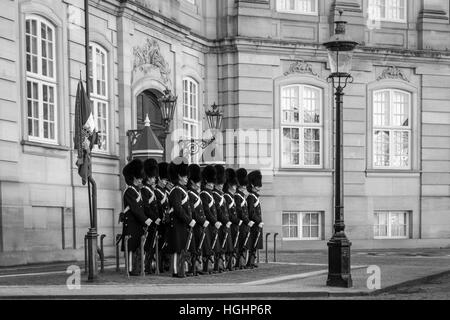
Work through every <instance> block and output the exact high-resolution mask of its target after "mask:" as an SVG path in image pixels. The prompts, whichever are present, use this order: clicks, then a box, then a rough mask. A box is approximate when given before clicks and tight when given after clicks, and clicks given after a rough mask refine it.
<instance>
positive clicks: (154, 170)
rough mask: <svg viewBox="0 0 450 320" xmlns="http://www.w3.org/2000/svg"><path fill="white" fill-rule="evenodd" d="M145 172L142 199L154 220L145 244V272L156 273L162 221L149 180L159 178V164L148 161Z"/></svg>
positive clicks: (147, 213) (154, 161) (146, 210)
mask: <svg viewBox="0 0 450 320" xmlns="http://www.w3.org/2000/svg"><path fill="white" fill-rule="evenodd" d="M144 171H145V175H146V176H147V178H146V181H145V183H144V186H143V187H142V189H141V194H142V198H143V201H144V211H145V215H146V216H147V218H150V219H151V220H152V224H151V225H150V227H149V228H148V235H147V239H146V242H145V248H144V249H145V253H146V254H145V272H147V273H150V272H154V270H155V268H156V266H155V265H154V263H156V257H155V253H156V245H157V243H158V242H157V239H156V237H157V236H158V225H159V224H160V221H161V219H160V218H159V210H158V199H157V198H156V194H155V189H154V186H151V185H149V184H148V183H149V181H148V179H149V178H151V177H154V178H156V177H158V163H157V162H156V160H154V159H147V160H145V162H144Z"/></svg>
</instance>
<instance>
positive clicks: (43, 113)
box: [25, 16, 57, 144]
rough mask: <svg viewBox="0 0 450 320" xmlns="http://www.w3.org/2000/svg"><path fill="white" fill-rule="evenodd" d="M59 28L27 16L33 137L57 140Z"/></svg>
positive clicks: (29, 124)
mask: <svg viewBox="0 0 450 320" xmlns="http://www.w3.org/2000/svg"><path fill="white" fill-rule="evenodd" d="M55 37H56V34H55V28H54V27H53V26H52V25H51V24H50V23H49V22H48V21H47V20H45V19H43V18H41V17H38V16H28V17H27V18H26V19H25V48H26V50H25V51H26V93H27V129H28V137H29V139H30V140H34V141H39V142H45V143H54V144H56V143H57V120H56V119H57V96H56V87H57V82H56V63H55V62H56V61H55Z"/></svg>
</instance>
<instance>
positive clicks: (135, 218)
mask: <svg viewBox="0 0 450 320" xmlns="http://www.w3.org/2000/svg"><path fill="white" fill-rule="evenodd" d="M123 205H124V208H125V209H124V212H125V216H124V221H123V231H122V235H123V237H124V238H123V239H124V241H125V236H127V235H129V236H131V238H130V239H129V241H128V250H129V251H136V249H138V248H139V247H140V244H141V236H142V235H143V234H144V228H145V227H146V224H145V221H146V220H147V216H146V215H145V212H144V201H143V199H142V195H141V192H140V191H139V190H138V189H137V187H135V186H128V187H127V188H126V189H125V192H124V194H123ZM124 241H122V251H124V250H125V245H124Z"/></svg>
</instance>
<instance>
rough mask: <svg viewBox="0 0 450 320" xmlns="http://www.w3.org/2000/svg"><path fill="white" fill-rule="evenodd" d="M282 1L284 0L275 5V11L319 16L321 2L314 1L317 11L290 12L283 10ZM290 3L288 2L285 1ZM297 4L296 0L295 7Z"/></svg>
mask: <svg viewBox="0 0 450 320" xmlns="http://www.w3.org/2000/svg"><path fill="white" fill-rule="evenodd" d="M281 1H283V0H276V3H275V10H276V11H277V12H280V13H290V14H302V15H308V16H318V15H319V1H318V0H312V1H314V7H315V8H316V10H315V11H309V12H308V11H299V10H295V9H294V10H290V9H282V8H281ZM284 1H288V0H284ZM296 4H297V0H295V6H296Z"/></svg>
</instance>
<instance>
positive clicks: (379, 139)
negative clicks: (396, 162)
mask: <svg viewBox="0 0 450 320" xmlns="http://www.w3.org/2000/svg"><path fill="white" fill-rule="evenodd" d="M389 139H390V138H389V131H375V133H374V137H373V140H374V165H375V166H376V167H388V166H389V165H390V162H389V151H390V150H389Z"/></svg>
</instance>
